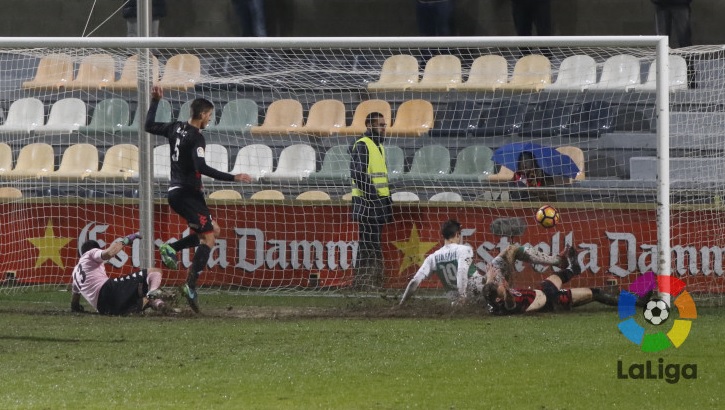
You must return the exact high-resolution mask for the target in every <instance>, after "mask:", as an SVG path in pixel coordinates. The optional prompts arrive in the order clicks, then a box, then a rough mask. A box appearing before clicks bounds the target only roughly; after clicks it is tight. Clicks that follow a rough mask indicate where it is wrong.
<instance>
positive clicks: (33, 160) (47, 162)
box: [0, 142, 55, 180]
mask: <svg viewBox="0 0 725 410" xmlns="http://www.w3.org/2000/svg"><path fill="white" fill-rule="evenodd" d="M54 169H55V156H54V153H53V147H51V146H50V145H49V144H45V143H41V142H37V143H34V144H28V145H26V146H24V147H23V148H22V149H21V150H20V153H19V154H18V160H17V161H16V162H15V168H13V170H11V171H7V172H5V173H3V174H0V177H2V178H3V179H11V180H15V179H24V178H38V177H42V176H45V175H47V174H48V173H50V172H53V170H54Z"/></svg>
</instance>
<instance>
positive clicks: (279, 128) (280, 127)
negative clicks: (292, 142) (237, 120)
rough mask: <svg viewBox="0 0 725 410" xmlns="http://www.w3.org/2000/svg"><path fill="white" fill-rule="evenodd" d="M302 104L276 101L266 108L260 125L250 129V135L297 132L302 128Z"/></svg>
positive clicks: (288, 100)
mask: <svg viewBox="0 0 725 410" xmlns="http://www.w3.org/2000/svg"><path fill="white" fill-rule="evenodd" d="M302 118H303V115H302V104H300V102H299V101H297V100H290V99H285V100H277V101H274V102H273V103H272V104H270V105H269V107H267V113H266V114H265V116H264V122H263V123H262V125H259V126H255V127H252V128H251V132H252V135H277V134H288V133H290V132H297V131H298V130H299V129H300V127H302Z"/></svg>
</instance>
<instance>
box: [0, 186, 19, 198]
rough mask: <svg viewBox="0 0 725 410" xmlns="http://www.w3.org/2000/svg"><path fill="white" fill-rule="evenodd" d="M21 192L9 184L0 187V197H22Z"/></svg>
mask: <svg viewBox="0 0 725 410" xmlns="http://www.w3.org/2000/svg"><path fill="white" fill-rule="evenodd" d="M22 197H23V192H22V191H21V190H19V189H17V188H13V187H10V186H4V187H0V198H2V199H15V198H22Z"/></svg>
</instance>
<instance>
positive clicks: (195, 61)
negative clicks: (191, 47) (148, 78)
mask: <svg viewBox="0 0 725 410" xmlns="http://www.w3.org/2000/svg"><path fill="white" fill-rule="evenodd" d="M200 79H201V61H200V60H199V57H197V56H195V55H193V54H177V55H175V56H172V57H171V58H169V60H168V61H167V62H166V67H165V68H164V74H163V76H162V77H161V80H159V85H160V86H161V87H163V88H166V89H171V90H188V89H189V88H194V85H196V83H197V82H198V81H199V80H200Z"/></svg>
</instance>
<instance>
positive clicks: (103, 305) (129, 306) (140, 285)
mask: <svg viewBox="0 0 725 410" xmlns="http://www.w3.org/2000/svg"><path fill="white" fill-rule="evenodd" d="M147 277H148V272H146V269H142V270H140V271H139V272H136V273H132V274H130V275H127V276H123V277H120V278H115V279H109V280H107V281H106V283H104V284H103V286H102V287H101V291H100V293H99V294H98V305H97V309H98V313H100V314H102V315H125V314H128V313H132V312H140V311H141V308H142V307H143V298H144V296H145V295H146V293H148V291H149V284H148V282H146V278H147Z"/></svg>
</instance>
